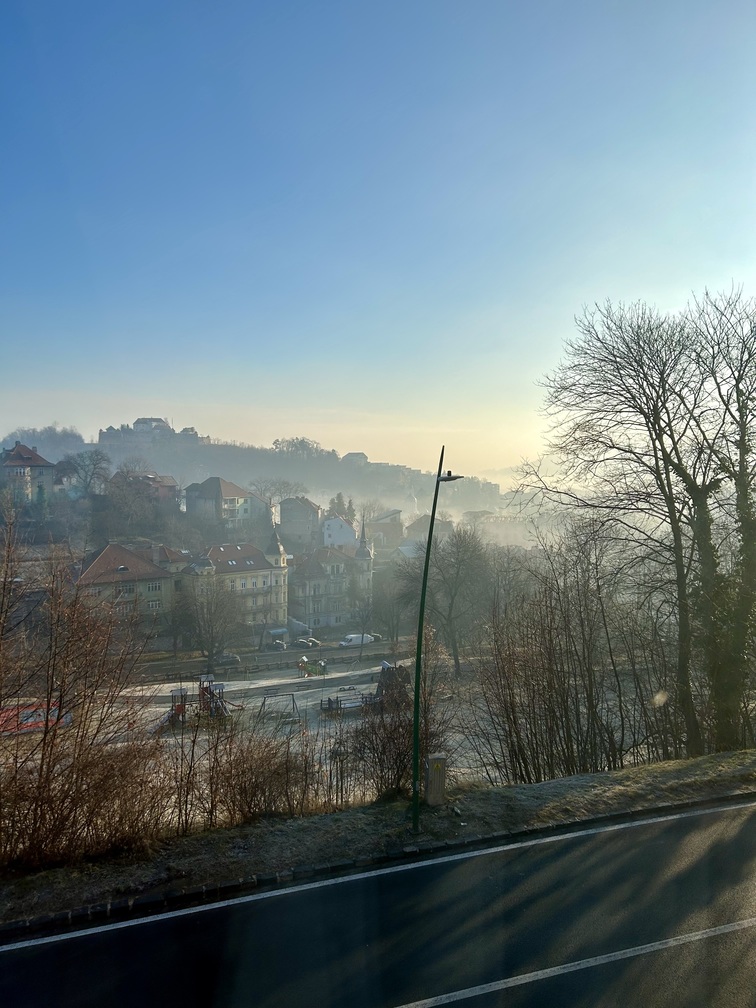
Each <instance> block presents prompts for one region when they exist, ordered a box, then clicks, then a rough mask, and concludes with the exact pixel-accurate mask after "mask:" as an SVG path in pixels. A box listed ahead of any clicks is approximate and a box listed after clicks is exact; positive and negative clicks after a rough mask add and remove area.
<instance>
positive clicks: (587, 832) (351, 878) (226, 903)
mask: <svg viewBox="0 0 756 1008" xmlns="http://www.w3.org/2000/svg"><path fill="white" fill-rule="evenodd" d="M752 808H756V801H748V802H741V803H738V804H730V805H718V806H716V807H715V808H707V809H690V810H688V811H687V812H675V813H671V814H669V815H663V816H650V817H649V818H647V819H636V820H634V821H633V822H624V823H609V824H608V825H605V826H592V827H590V828H589V829H582V830H574V831H573V832H569V833H556V834H554V835H552V836H546V837H531V838H529V839H528V840H517V841H515V842H513V843H505V844H501V845H500V846H498V847H486V848H484V849H482V850H471V851H463V852H462V853H460V854H446V855H443V856H441V857H430V858H427V859H425V860H423V861H412V862H408V863H407V864H400V865H392V866H391V867H389V868H374V869H372V870H371V871H365V872H355V873H354V874H351V875H340V876H338V878H332V879H322V880H321V881H319V882H303V883H302V884H301V885H291V886H284V887H283V888H280V889H269V890H267V891H266V892H261V893H250V894H249V895H247V896H236V897H234V898H233V899H227V900H218V901H216V902H215V903H203V904H202V905H200V906H193V907H184V908H182V909H181V910H166V911H165V912H164V913H158V914H151V915H149V916H146V917H136V918H134V919H133V920H125V921H114V922H113V923H111V924H100V925H98V926H97V927H91V928H83V929H81V930H77V931H69V932H66V933H65V934H57V935H47V936H45V937H42V938H30V939H27V940H26V941H19V942H13V943H12V944H9V945H0V954H2V953H3V952H13V951H15V950H16V949H24V948H33V947H34V946H37V945H51V944H53V943H55V942H62V941H72V940H73V939H76V938H86V937H88V936H90V935H95V934H101V933H102V932H105V931H120V930H122V929H124V928H132V927H139V926H140V925H142V924H153V923H156V922H157V921H165V920H173V919H175V918H179V917H188V916H191V915H192V914H201V913H207V912H208V911H210V910H223V909H225V908H226V907H232V906H241V905H243V904H245V903H256V902H258V901H259V900H267V899H275V898H278V897H281V896H290V895H291V894H292V893H301V892H310V891H312V890H314V889H325V888H326V887H327V886H335V885H344V884H345V883H347V882H355V881H360V880H362V879H369V878H377V877H379V876H382V875H397V874H399V873H400V872H408V871H413V870H414V869H420V868H432V867H434V866H435V865H439V864H451V863H453V862H455V861H468V860H470V859H471V858H475V857H490V856H491V855H492V854H502V853H504V852H505V851H513V850H522V849H523V848H526V847H539V846H543V845H545V844H553V843H559V842H560V841H562V840H573V839H579V838H580V837H589V836H598V835H600V834H601V833H617V832H620V831H622V830H627V829H638V828H639V827H640V826H651V825H653V824H655V823H663V822H674V821H675V820H677V819H694V818H698V817H700V816H707V815H716V814H717V813H720V812H733V811H737V810H742V809H752ZM732 926H735V925H732ZM439 1003H440V1004H441V1003H443V1002H439Z"/></svg>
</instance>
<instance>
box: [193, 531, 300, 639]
mask: <svg viewBox="0 0 756 1008" xmlns="http://www.w3.org/2000/svg"><path fill="white" fill-rule="evenodd" d="M183 573H184V575H185V576H189V577H193V576H208V575H210V576H214V577H216V578H218V579H219V580H220V581H222V582H223V584H224V585H225V586H226V587H227V588H228V590H229V591H232V592H235V593H236V595H237V596H238V597H239V599H240V600H241V604H242V609H243V613H244V619H245V621H246V622H247V623H248V624H249V625H250V626H252V627H253V628H254V629H255V631H260V632H261V634H262V633H263V632H268V633H269V634H271V635H275V636H282V635H284V634H286V633H288V630H287V628H286V625H287V620H288V592H289V585H288V573H289V572H288V568H287V563H286V553H285V552H284V550H283V547H282V546H281V543H280V541H279V540H278V536H277V535H276V534H275V532H273V533H272V536H271V540H270V543H269V544H268V546H267V547H266V549H265V550H264V551H263V550H261V549H259V548H258V547H257V546H253V545H252V543H239V544H236V543H223V544H222V545H217V546H210V548H209V549H207V550H206V551H205V553H204V554H203V555H202V556H201V557H197V558H196V559H194V560H192V561H191V563H189V564H188V565H186V567H185V568H184V570H183Z"/></svg>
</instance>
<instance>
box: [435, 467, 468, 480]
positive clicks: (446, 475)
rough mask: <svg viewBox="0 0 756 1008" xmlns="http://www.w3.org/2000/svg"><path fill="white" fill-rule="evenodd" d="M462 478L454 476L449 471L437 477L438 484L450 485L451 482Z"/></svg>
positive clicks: (462, 477)
mask: <svg viewBox="0 0 756 1008" xmlns="http://www.w3.org/2000/svg"><path fill="white" fill-rule="evenodd" d="M464 478H465V477H464V476H455V475H454V473H453V472H452V471H451V469H448V470H447V471H446V472H445V473H442V474H441V475H440V476H439V477H438V482H439V483H451V482H452V481H453V480H458V479H464Z"/></svg>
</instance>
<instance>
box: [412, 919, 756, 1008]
mask: <svg viewBox="0 0 756 1008" xmlns="http://www.w3.org/2000/svg"><path fill="white" fill-rule="evenodd" d="M752 927H756V917H749V918H748V919H747V920H742V921H735V922H734V923H733V924H722V925H721V926H720V927H714V928H707V929H706V930H705V931H692V932H691V933H690V934H684V935H677V936H676V937H675V938H664V939H662V940H661V941H657V942H650V943H649V944H648V945H636V946H635V948H629V949H620V950H619V952H609V953H607V954H606V955H600V956H593V957H592V958H591V959H578V960H577V961H576V962H571V963H564V964H563V965H562V966H551V967H550V968H549V969H542V970H535V971H534V972H533V973H521V974H520V975H519V976H513V977H508V978H507V979H506V980H496V981H494V982H493V983H487V984H481V985H480V986H479V987H468V988H467V989H466V990H460V991H453V992H451V993H450V994H439V995H438V997H432V998H424V999H423V1000H422V1001H410V1002H408V1003H407V1004H403V1005H397V1008H437V1006H438V1005H445V1004H453V1003H454V1002H455V1001H465V1000H466V999H467V998H474V997H481V996H482V995H483V994H493V993H495V992H496V991H501V990H507V989H508V988H509V987H522V986H524V985H525V984H529V983H535V982H536V981H537V980H548V979H549V978H551V977H556V976H562V975H563V974H564V973H576V972H577V971H578V970H584V969H590V968H591V967H592V966H603V965H604V964H605V963H612V962H618V961H619V960H620V959H633V958H634V957H635V956H642V955H649V953H651V952H660V951H662V950H663V949H668V948H675V947H676V946H677V945H688V944H689V943H691V942H697V941H705V940H706V939H707V938H715V937H716V936H717V935H723V934H730V933H731V932H733V931H745V930H747V929H748V928H752Z"/></svg>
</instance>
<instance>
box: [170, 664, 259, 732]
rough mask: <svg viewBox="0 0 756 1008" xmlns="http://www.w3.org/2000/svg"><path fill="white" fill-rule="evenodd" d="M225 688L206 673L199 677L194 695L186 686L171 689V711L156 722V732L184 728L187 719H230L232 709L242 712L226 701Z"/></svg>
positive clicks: (240, 708)
mask: <svg viewBox="0 0 756 1008" xmlns="http://www.w3.org/2000/svg"><path fill="white" fill-rule="evenodd" d="M225 688H226V684H225V683H221V682H216V681H215V676H214V675H213V674H212V673H210V672H206V673H203V674H202V675H201V676H200V677H199V680H198V683H197V692H196V693H189V690H188V688H187V687H186V686H179V687H177V688H176V689H172V690H171V709H170V710H169V711H167V712H166V713H165V714H164V715H163V717H162V718H161V719H160V721H159V722H158V730H160V729H161V728H168V727H170V728H179V727H184V726H185V725H186V723H187V718H189V717H192V718H198V719H199V720H200V721H205V720H207V721H210V720H215V719H217V718H227V717H230V715H231V713H232V709H235V710H242V709H243V708H242V706H241V705H240V704H234V703H231V701H230V700H227V699H226V697H225V696H224V693H225Z"/></svg>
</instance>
